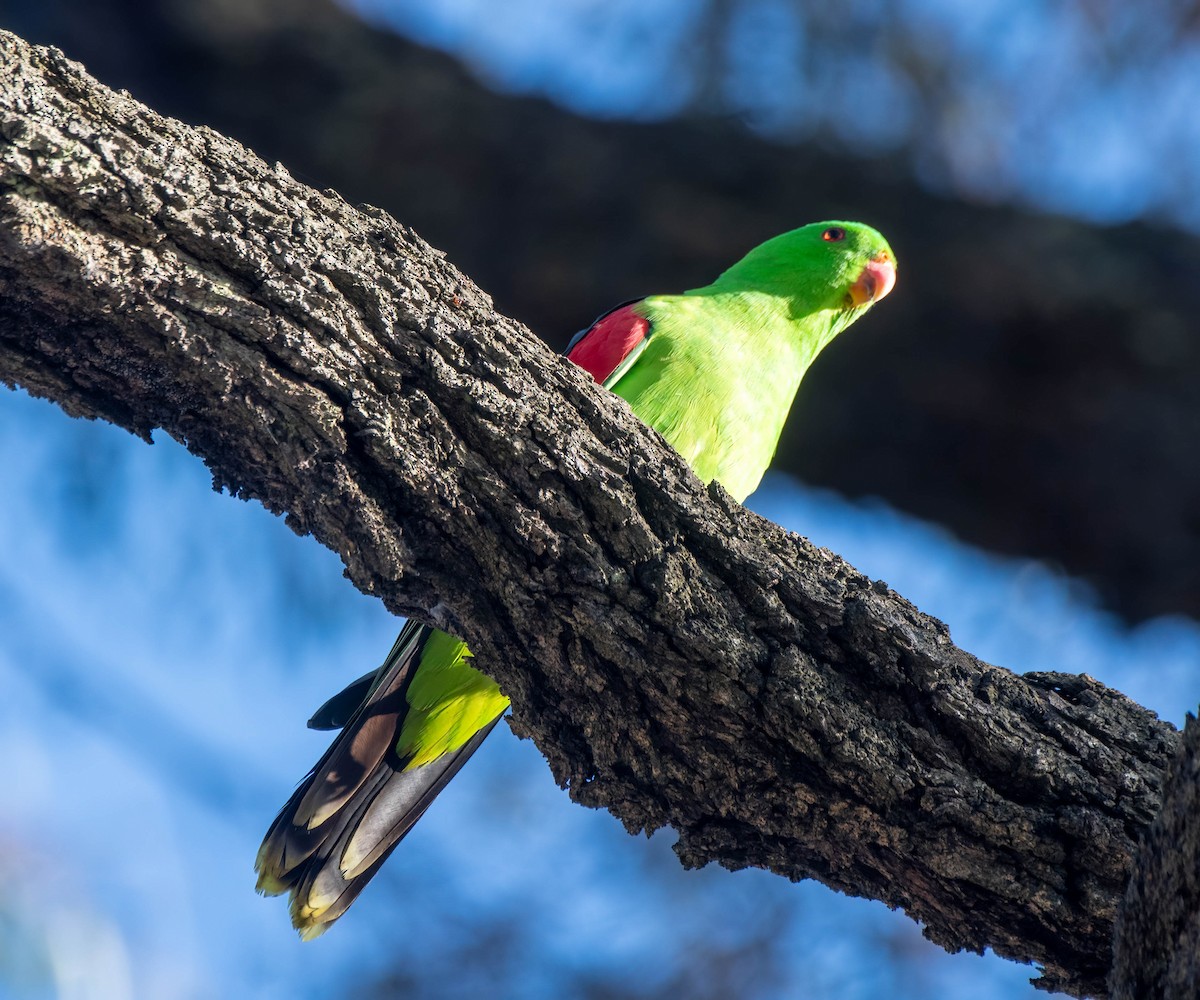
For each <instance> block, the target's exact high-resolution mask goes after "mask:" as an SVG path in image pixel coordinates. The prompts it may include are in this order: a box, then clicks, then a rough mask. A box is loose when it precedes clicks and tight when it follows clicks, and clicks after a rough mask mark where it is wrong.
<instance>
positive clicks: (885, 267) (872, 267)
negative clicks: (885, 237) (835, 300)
mask: <svg viewBox="0 0 1200 1000" xmlns="http://www.w3.org/2000/svg"><path fill="white" fill-rule="evenodd" d="M895 284H896V265H895V264H893V263H892V261H891V259H890V258H889V257H888V255H887V254H886V253H884V254H880V255H879V256H878V257H876V258H874V259H873V260H869V261H867V266H866V267H864V268H863V269H862V274H860V275H859V276H858V280H857V281H855V282H854V284H853V285H851V286H850V291H849V292H848V293H847V294H848V297H849V299H850V304H851V305H853V306H865V305H869V304H870V303H872V302H878V301H879V300H880V299H882V298H883V297H884V296H885V295H887V293H888V292H890V291H891V290H892V287H893V286H894V285H895Z"/></svg>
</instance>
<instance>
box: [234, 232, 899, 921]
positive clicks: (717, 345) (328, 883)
mask: <svg viewBox="0 0 1200 1000" xmlns="http://www.w3.org/2000/svg"><path fill="white" fill-rule="evenodd" d="M894 279H895V263H894V258H893V256H892V253H891V249H890V248H889V247H888V245H887V242H886V241H885V240H884V239H883V237H882V236H881V235H880V234H879V233H878V232H876V231H875V230H874V229H871V228H870V227H869V226H863V225H859V224H857V223H849V222H824V223H818V224H815V225H811V226H805V227H804V228H802V229H797V230H793V231H792V232H789V233H785V234H783V235H782V236H777V237H776V238H775V239H772V240H769V241H767V242H766V243H763V244H762V245H760V246H758V247H756V248H755V249H754V250H752V251H751V252H750V253H749V254H747V255H746V256H745V257H744V258H742V260H740V261H739V262H738V263H737V264H735V265H733V266H732V267H731V268H729V269H728V270H727V271H725V272H724V273H723V274H721V275H720V277H718V278H717V280H716V281H715V282H713V283H712V284H711V285H707V286H705V287H703V288H697V289H693V290H691V291H689V292H685V293H684V294H682V295H656V296H651V297H649V298H646V299H642V300H641V301H640V302H638V303H636V304H635V305H634V306H633V311H634V313H635V314H636V315H637V316H640V317H643V318H644V319H645V320H648V321H649V331H648V333H647V335H646V336H645V337H644V338H643V339H642V340H641V341H640V342H639V343H637V344H636V345H634V346H633V348H632V349H631V350H629V351H628V353H627V354H626V355H625V357H624V360H623V361H622V362H621V363H619V364H617V365H616V367H615V368H614V369H613V370H612V372H611V374H608V373H606V375H607V377H606V378H605V377H604V376H601V375H600V374H599V373H594V374H597V377H598V378H600V379H601V380H603V381H605V384H606V385H607V386H608V387H609V388H611V389H612V390H613V391H614V392H615V393H617V395H619V396H622V397H623V398H624V399H626V400H627V401H628V402H629V405H630V407H631V408H632V409H633V412H634V413H635V414H636V415H637V416H638V417H639V418H640V419H641V420H643V421H644V422H645V423H647V424H649V425H650V426H651V427H653V428H654V429H655V430H657V431H658V432H659V433H660V434H662V435H663V437H665V438H666V440H667V441H668V442H669V443H670V444H671V446H672V447H673V448H675V450H676V451H678V452H679V453H680V454H681V455H682V456H683V457H684V458H685V459H686V460H687V462H688V463H689V464H690V465H691V466H692V468H693V469H694V470H695V472H696V474H697V475H698V476H699V477H700V478H701V479H702V480H704V481H705V482H708V481H710V480H713V479H716V480H718V481H719V482H721V484H722V485H723V486H724V487H725V488H726V489H727V490H728V491H729V492H730V493H731V494H732V495H733V496H734V497H736V498H737V499H738V500H743V499H745V497H747V496H748V495H749V494H750V493H752V492H753V491H754V489H755V487H757V485H758V483H759V480H760V479H761V478H762V475H763V473H764V472H765V471H766V469H767V466H768V464H769V463H770V461H771V458H772V456H773V455H774V453H775V448H776V445H777V444H778V441H779V436H780V433H781V432H782V430H783V425H784V421H785V420H786V418H787V413H788V410H789V409H790V408H791V405H792V400H793V398H794V397H795V394H796V390H797V388H798V387H799V385H800V380H801V379H802V378H803V376H804V373H805V372H806V371H807V370H808V367H809V366H810V365H811V364H812V362H813V360H814V358H816V356H817V354H818V353H819V352H820V351H821V350H822V348H824V347H825V346H826V345H827V344H828V343H829V342H830V341H831V340H832V339H833V338H834V337H835V336H836V335H837V334H838V333H839V332H840V331H841V330H843V329H845V328H846V327H847V326H849V325H850V324H851V323H852V322H854V321H855V320H856V319H857V318H858V317H859V316H861V315H862V314H863V313H864V312H866V309H867V308H868V307H869V306H870V305H871V304H873V303H874V302H875V301H877V300H878V299H880V298H882V297H883V296H884V295H886V294H887V293H888V291H889V290H890V289H891V287H892V282H893V281H894ZM643 325H644V324H643ZM592 329H593V330H594V331H598V330H599V329H600V327H599V325H597V326H596V327H593V328H592ZM589 335H599V334H598V333H597V334H589ZM469 658H470V652H469V651H468V650H467V648H466V646H465V644H464V643H462V642H461V641H460V640H458V639H455V638H453V637H452V636H449V635H446V634H445V633H443V632H438V631H437V630H435V629H431V628H428V627H424V626H419V625H416V624H414V623H410V624H409V625H408V626H406V628H405V631H404V632H402V633H401V636H400V639H398V640H397V643H396V646H395V647H393V650H392V653H391V654H390V655H389V657H388V659H387V661H385V663H384V665H383V666H382V667H381V668H380V670H379V672H378V673H377V675H376V678H375V680H374V682H373V683H372V685H371V687H370V691H369V693H368V694H367V695H366V697H365V698H364V699H363V701H362V704H361V705H359V706H358V708H357V709H355V710H354V712H353V713H352V714H351V715H350V717H349V719H348V720H347V721H346V726H345V728H344V729H343V732H342V733H341V734H340V735H339V737H338V740H337V742H335V743H334V745H333V746H332V747H331V748H330V750H329V752H328V753H327V754H326V755H325V757H323V758H322V759H321V761H320V762H319V763H318V765H317V767H316V768H314V770H313V772H312V773H311V774H310V775H309V776H308V778H307V779H306V780H305V782H304V783H302V784H301V786H300V787H299V788H298V789H297V791H296V793H295V794H294V795H293V796H292V799H291V800H290V801H289V802H288V804H287V805H286V806H285V807H284V809H283V810H282V812H281V813H280V815H279V816H278V817H277V819H276V820H275V823H274V825H273V826H272V827H271V830H270V831H269V832H268V834H267V837H266V839H265V840H264V842H263V846H262V848H261V850H260V852H259V857H258V862H257V866H256V867H257V868H258V871H259V889H260V890H261V891H264V892H269V893H275V892H284V891H289V890H290V891H291V892H292V917H293V921H294V922H295V924H296V926H297V927H298V928H299V929H300V931H301V934H302V936H304V937H306V938H307V937H312V936H315V935H316V934H319V933H321V932H322V931H323V930H324V929H325V928H327V927H328V926H329V924H330V923H331V922H332V921H333V920H335V919H336V918H337V917H338V916H340V915H341V914H342V913H343V912H344V911H345V909H346V907H347V906H349V904H350V902H352V901H353V899H354V897H355V896H356V895H357V894H358V892H359V891H361V889H362V886H363V885H364V884H365V883H366V882H367V881H368V880H369V879H370V877H371V875H373V874H374V872H375V871H376V870H377V868H378V866H379V864H381V863H382V862H383V860H384V859H386V857H387V855H388V853H390V851H391V850H392V848H394V847H395V845H396V844H397V843H398V842H399V840H400V838H401V837H403V836H404V834H405V833H406V832H407V831H408V829H409V828H411V826H412V824H413V823H414V822H415V821H416V820H417V819H418V818H419V817H420V815H421V813H423V812H424V809H425V808H426V807H427V806H428V804H429V802H430V801H431V800H432V798H433V796H434V795H436V794H437V792H438V791H440V789H441V788H442V786H443V785H444V784H445V783H446V782H447V781H448V780H449V779H450V777H452V776H453V774H454V773H455V772H456V771H457V770H458V768H459V767H460V766H461V765H462V763H463V761H465V760H466V758H467V757H468V756H469V755H470V754H471V753H472V752H473V751H474V749H475V748H476V747H477V746H478V744H479V742H480V740H481V739H482V738H483V736H484V735H486V733H487V731H488V730H490V728H491V727H492V726H493V725H495V723H496V720H497V719H498V718H499V717H500V715H501V714H502V713H503V712H504V710H505V709H506V708H507V707H508V701H507V699H505V698H504V696H503V695H502V694H501V693H500V690H499V688H498V687H497V686H496V684H495V682H493V681H492V680H491V679H490V678H488V677H487V676H485V675H484V674H482V673H480V672H479V671H477V670H476V669H475V668H474V667H473V666H471V664H470V663H469V662H468V660H469ZM352 689H353V690H354V691H355V694H354V697H358V696H359V695H358V693H357V692H358V691H359V690H361V688H355V687H354V686H352ZM348 690H350V689H348ZM343 701H344V699H341V698H338V699H333V700H331V702H330V706H334V708H335V710H334V709H330V708H329V706H326V708H323V709H322V710H321V712H319V713H318V716H324V715H329V716H331V717H337V718H339V719H340V718H343V717H344V716H345V711H344V706H343V704H342V702H343Z"/></svg>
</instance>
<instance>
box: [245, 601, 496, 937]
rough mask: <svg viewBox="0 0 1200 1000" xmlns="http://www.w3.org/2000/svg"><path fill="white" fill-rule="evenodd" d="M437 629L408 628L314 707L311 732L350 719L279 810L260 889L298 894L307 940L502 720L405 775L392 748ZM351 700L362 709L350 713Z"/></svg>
mask: <svg viewBox="0 0 1200 1000" xmlns="http://www.w3.org/2000/svg"><path fill="white" fill-rule="evenodd" d="M431 632H432V629H430V628H429V627H428V626H425V625H420V624H417V623H414V622H409V623H408V624H407V625H405V626H404V629H403V630H402V631H401V633H400V636H399V638H397V639H396V643H395V645H394V646H393V647H392V651H391V653H389V654H388V657H387V659H386V660H385V661H384V663H383V666H381V667H380V668H379V670H378V671H376V673H375V674H374V676H373V678H370V679H369V678H360V679H359V680H357V681H355V682H354V683H353V684H352V685H350V687H348V688H347V689H346V690H345V691H343V692H342V693H341V694H339V695H336V696H334V697H333V698H331V699H330V700H329V701H328V702H326V703H325V704H324V705H323V706H321V708H320V709H318V710H317V713H316V715H314V717H313V722H315V723H318V724H319V725H318V726H314V728H324V727H325V726H332V725H337V724H340V723H341V721H342V720H345V721H344V728H343V729H342V732H341V733H339V734H338V737H337V739H335V740H334V742H333V745H332V746H330V748H329V749H328V750H327V751H326V752H325V754H324V755H323V756H322V757H321V759H320V760H319V761H318V762H317V765H316V767H314V768H313V769H312V771H311V772H310V773H309V774H308V776H307V777H306V778H305V779H304V780H303V781H302V782H301V783H300V785H299V787H298V788H297V789H296V791H295V792H294V793H293V794H292V797H291V798H290V799H288V801H287V804H286V805H285V806H284V807H283V809H282V810H280V813H279V815H278V816H277V817H276V818H275V822H274V823H272V824H271V829H270V830H268V831H267V836H266V838H265V839H264V840H263V844H262V847H261V848H259V852H258V860H257V861H256V862H255V868H256V869H257V870H258V890H259V892H262V893H264V894H267V895H278V894H280V893H284V892H290V893H291V894H292V898H291V912H292V923H293V924H294V925H295V926H296V929H297V930H299V931H300V936H301V937H302V938H304V939H305V940H309V939H311V938H314V937H316V936H317V935H319V934H321V933H323V932H324V931H325V930H326V929H328V927H329V925H330V924H331V923H333V921H334V920H336V919H337V918H338V917H340V916H341V915H342V914H343V913H345V912H346V908H347V907H348V906H349V905H350V904H351V903H352V902H353V901H354V899H355V898H356V897H357V896H358V894H359V893H360V892H362V890H363V887H364V886H366V884H367V883H368V882H369V881H370V880H371V877H372V876H373V875H374V874H375V872H376V871H378V870H379V866H380V865H381V864H383V862H384V861H385V860H386V859H387V856H388V855H389V854H391V852H392V851H393V850H394V849H395V847H396V845H397V844H398V843H399V842H400V841H401V839H403V837H404V835H405V834H406V833H408V831H409V830H410V829H411V828H412V826H413V824H414V823H416V821H417V820H418V819H420V818H421V816H422V814H423V813H424V812H425V810H426V809H427V808H429V804H430V803H431V802H432V801H433V800H434V798H436V797H437V794H438V793H439V792H440V791H441V790H442V789H443V788H444V787H445V786H446V783H447V782H448V781H449V780H450V779H451V778H452V777H454V775H455V774H457V773H458V770H459V768H461V767H462V766H463V764H464V763H466V761H467V759H468V758H469V757H470V756H471V754H473V753H474V752H475V750H476V749H478V747H479V744H480V743H482V742H483V739H484V737H486V736H487V734H488V733H490V732H491V731H492V728H493V727H494V726H495V725H496V722H498V721H499V718H497V719H496V720H495V721H493V722H492V723H491V724H490V725H488V726H485V727H484V728H483V729H481V730H480V731H479V732H478V733H476V734H475V736H474V737H472V739H471V740H470V741H469V742H468V743H466V744H465V745H464V746H462V747H461V748H459V749H458V750H455V751H454V752H452V753H447V754H443V755H442V756H441V757H439V758H437V759H436V760H433V761H431V762H430V763H428V764H425V765H423V766H421V767H417V768H413V769H411V770H405V769H404V763H405V762H404V761H403V760H401V759H400V758H399V757H398V756H397V754H396V743H397V740H398V739H399V736H400V729H401V726H402V725H403V724H404V716H405V715H406V714H407V712H408V703H407V700H406V693H407V690H408V685H409V682H410V681H411V679H412V675H413V673H415V670H416V667H417V665H418V664H419V663H420V661H421V653H422V651H423V650H424V648H425V643H426V640H427V639H428V637H429V635H430V633H431ZM355 696H357V697H358V698H359V702H358V704H357V707H356V708H354V709H353V710H352V711H351V710H350V708H349V705H350V699H351V698H353V697H355ZM310 725H311V723H310Z"/></svg>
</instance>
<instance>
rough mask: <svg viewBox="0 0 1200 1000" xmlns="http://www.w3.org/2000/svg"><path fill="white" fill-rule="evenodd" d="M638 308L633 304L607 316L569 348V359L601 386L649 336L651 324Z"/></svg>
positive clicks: (601, 318)
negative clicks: (640, 313)
mask: <svg viewBox="0 0 1200 1000" xmlns="http://www.w3.org/2000/svg"><path fill="white" fill-rule="evenodd" d="M636 304H637V303H636V302H631V303H628V304H626V305H623V306H620V307H618V308H616V309H614V310H613V311H612V312H610V313H605V314H604V315H603V316H601V317H600V318H599V319H598V320H596V322H595V323H593V324H592V325H591V326H590V327H588V328H587V329H586V330H585V331H584V332H583V333H582V334H580V335H579V336H578V337H576V338H575V340H574V341H573V342H572V343H571V345H570V347H568V348H567V358H568V359H569V360H571V361H574V362H575V364H577V365H579V367H580V368H582V369H584V370H585V371H586V372H587V373H588V374H589V375H591V376H592V378H594V379H595V380H596V381H597V382H599V383H600V384H601V385H603V384H604V381H605V379H607V378H608V377H609V376H610V375H611V374H612V373H613V372H614V371H616V369H617V366H618V365H619V364H620V363H621V362H622V361H624V360H625V358H626V357H627V356H628V355H629V352H630V351H632V350H633V349H634V348H636V347H637V346H638V344H640V343H641V342H642V341H643V340H645V339H646V337H647V336H648V335H649V332H650V321H649V320H648V319H646V317H645V316H639V315H638V314H637V313H636V312H634V311H633V307H634V306H635V305H636Z"/></svg>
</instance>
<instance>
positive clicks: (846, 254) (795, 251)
mask: <svg viewBox="0 0 1200 1000" xmlns="http://www.w3.org/2000/svg"><path fill="white" fill-rule="evenodd" d="M895 284H896V257H895V255H894V254H893V253H892V248H891V247H890V246H888V243H887V240H885V239H884V238H883V236H882V235H880V233H879V232H878V231H877V230H874V229H872V228H871V227H870V226H864V225H863V224H862V223H860V222H814V223H812V224H811V225H808V226H802V227H801V228H800V229H793V230H792V231H791V232H787V233H783V234H782V235H780V236H776V237H775V238H774V239H770V240H767V242H765V243H761V244H759V245H758V246H756V247H755V248H754V249H753V250H751V251H750V252H749V253H748V254H746V256H745V257H743V258H742V259H741V260H739V261H738V262H737V263H736V264H734V265H733V266H732V267H731V268H729V269H728V270H726V271H725V272H724V273H723V274H722V275H721V276H720V277H719V278H718V279H717V281H716V282H715V286H716V287H723V288H726V289H738V290H742V291H762V292H766V293H769V294H772V295H779V296H783V297H786V298H788V299H791V300H792V302H793V311H794V312H795V313H797V314H802V315H808V314H810V313H813V312H817V311H820V310H833V311H836V312H845V313H847V314H848V315H857V314H858V312H859V311H860V310H864V309H865V308H867V307H869V306H871V305H873V304H874V303H876V302H878V301H879V300H880V299H882V298H883V297H884V296H885V295H887V294H888V292H890V291H891V290H892V287H893V286H894V285H895Z"/></svg>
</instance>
